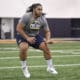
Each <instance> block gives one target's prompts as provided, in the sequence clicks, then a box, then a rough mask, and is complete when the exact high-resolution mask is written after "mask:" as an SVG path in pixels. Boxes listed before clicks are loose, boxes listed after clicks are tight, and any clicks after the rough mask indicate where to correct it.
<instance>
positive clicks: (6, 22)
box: [0, 0, 80, 40]
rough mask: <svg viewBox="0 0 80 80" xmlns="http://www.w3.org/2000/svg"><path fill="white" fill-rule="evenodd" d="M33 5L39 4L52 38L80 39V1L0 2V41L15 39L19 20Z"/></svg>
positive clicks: (28, 0) (21, 0) (15, 0)
mask: <svg viewBox="0 0 80 80" xmlns="http://www.w3.org/2000/svg"><path fill="white" fill-rule="evenodd" d="M33 3H41V4H42V5H43V12H45V13H46V18H47V20H48V23H49V27H50V30H51V37H52V38H70V39H71V38H72V39H78V40H79V38H80V0H0V39H15V34H16V30H15V28H16V25H17V22H18V20H19V18H20V17H21V16H22V15H23V14H24V13H25V11H26V9H27V8H28V7H29V6H30V5H31V4H33Z"/></svg>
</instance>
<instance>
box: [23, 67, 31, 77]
mask: <svg viewBox="0 0 80 80" xmlns="http://www.w3.org/2000/svg"><path fill="white" fill-rule="evenodd" d="M22 71H23V74H24V76H25V77H26V78H30V73H29V71H28V68H27V67H25V68H22Z"/></svg>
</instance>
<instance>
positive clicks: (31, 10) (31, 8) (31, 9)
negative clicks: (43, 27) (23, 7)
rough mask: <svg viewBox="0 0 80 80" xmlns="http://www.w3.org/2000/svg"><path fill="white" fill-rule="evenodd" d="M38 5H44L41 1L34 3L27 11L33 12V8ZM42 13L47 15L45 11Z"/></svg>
mask: <svg viewBox="0 0 80 80" xmlns="http://www.w3.org/2000/svg"><path fill="white" fill-rule="evenodd" d="M37 6H42V5H41V4H40V3H34V4H32V5H31V6H30V7H29V8H28V9H27V11H26V12H33V9H35V8H36V7H37ZM42 15H45V13H42Z"/></svg>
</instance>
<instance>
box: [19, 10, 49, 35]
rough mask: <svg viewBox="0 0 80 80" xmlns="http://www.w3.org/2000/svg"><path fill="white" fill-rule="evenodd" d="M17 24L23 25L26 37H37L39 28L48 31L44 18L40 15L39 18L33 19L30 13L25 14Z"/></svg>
mask: <svg viewBox="0 0 80 80" xmlns="http://www.w3.org/2000/svg"><path fill="white" fill-rule="evenodd" d="M19 23H21V24H23V26H24V32H25V33H26V34H27V35H28V36H36V35H38V34H39V32H40V29H41V28H43V29H45V30H49V27H48V23H47V20H46V18H45V16H43V15H41V16H40V17H38V18H36V19H34V18H33V17H32V13H31V12H29V13H25V14H24V15H23V16H22V17H21V19H20V20H19Z"/></svg>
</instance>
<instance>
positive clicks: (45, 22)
mask: <svg viewBox="0 0 80 80" xmlns="http://www.w3.org/2000/svg"><path fill="white" fill-rule="evenodd" d="M43 28H44V30H49V25H48V22H47V20H46V18H45V17H44V16H43Z"/></svg>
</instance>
